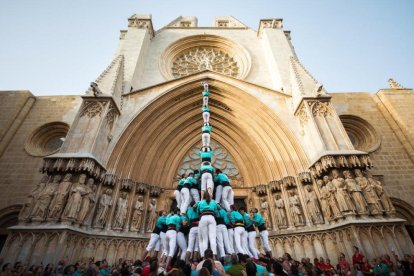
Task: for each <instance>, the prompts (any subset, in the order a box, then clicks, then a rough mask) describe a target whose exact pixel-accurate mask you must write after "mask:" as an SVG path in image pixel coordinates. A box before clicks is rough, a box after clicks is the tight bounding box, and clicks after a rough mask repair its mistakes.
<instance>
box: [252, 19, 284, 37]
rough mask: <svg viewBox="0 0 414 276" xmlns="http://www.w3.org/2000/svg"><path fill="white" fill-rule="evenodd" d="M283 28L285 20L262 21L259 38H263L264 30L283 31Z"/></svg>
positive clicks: (258, 32)
mask: <svg viewBox="0 0 414 276" xmlns="http://www.w3.org/2000/svg"><path fill="white" fill-rule="evenodd" d="M282 28H283V19H280V18H274V19H261V20H260V22H259V29H258V31H257V36H258V37H261V36H262V33H263V29H282Z"/></svg>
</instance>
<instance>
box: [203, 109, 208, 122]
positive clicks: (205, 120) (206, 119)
mask: <svg viewBox="0 0 414 276" xmlns="http://www.w3.org/2000/svg"><path fill="white" fill-rule="evenodd" d="M203 120H204V123H205V124H208V123H209V121H210V112H203Z"/></svg>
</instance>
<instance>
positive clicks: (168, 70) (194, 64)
mask: <svg viewBox="0 0 414 276" xmlns="http://www.w3.org/2000/svg"><path fill="white" fill-rule="evenodd" d="M159 67H160V71H161V73H162V74H163V76H164V77H165V78H166V79H168V80H170V79H174V78H179V77H183V76H187V75H190V74H194V73H197V72H200V71H203V70H211V71H216V72H219V73H221V74H225V75H229V76H232V77H237V78H240V79H244V78H245V77H246V76H247V74H248V73H249V71H250V67H251V58H250V54H249V53H248V52H247V50H246V49H244V48H243V47H242V46H240V45H239V44H237V43H234V42H232V41H230V40H228V39H226V38H223V37H220V36H215V35H195V36H190V37H186V38H183V39H180V40H178V41H176V42H175V43H173V44H171V45H170V46H169V47H168V48H167V49H166V50H165V51H164V53H163V54H162V55H161V57H160V60H159Z"/></svg>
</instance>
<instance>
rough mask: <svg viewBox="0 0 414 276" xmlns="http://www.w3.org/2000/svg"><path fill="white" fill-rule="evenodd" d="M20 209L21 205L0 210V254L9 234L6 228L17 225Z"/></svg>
mask: <svg viewBox="0 0 414 276" xmlns="http://www.w3.org/2000/svg"><path fill="white" fill-rule="evenodd" d="M20 209H21V205H12V206H9V207H6V208H4V209H2V210H0V252H1V251H2V249H3V246H4V244H5V243H6V240H7V236H8V234H9V233H8V230H7V228H9V227H11V226H14V225H17V222H18V221H17V218H18V216H19V212H20Z"/></svg>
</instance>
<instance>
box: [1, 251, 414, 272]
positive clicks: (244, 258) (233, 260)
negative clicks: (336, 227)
mask: <svg viewBox="0 0 414 276" xmlns="http://www.w3.org/2000/svg"><path fill="white" fill-rule="evenodd" d="M203 255H204V257H203V258H200V259H197V260H193V261H191V262H186V261H183V260H181V259H180V258H174V259H173V261H172V264H173V265H171V267H168V268H164V267H163V265H162V263H161V260H160V259H159V258H157V257H147V258H145V259H144V260H142V261H141V260H136V261H132V260H124V259H119V260H118V262H117V263H116V264H112V265H110V264H108V262H107V261H106V260H101V261H95V260H94V259H93V258H90V259H89V260H88V261H80V262H77V263H75V264H67V263H66V262H65V261H63V260H61V261H59V263H58V264H57V265H56V266H54V265H53V264H48V265H46V266H43V265H42V264H40V265H31V266H28V265H26V264H24V263H22V262H16V263H15V264H14V265H12V264H10V263H3V260H2V259H0V266H1V268H2V271H1V274H0V276H35V275H36V276H111V275H112V276H164V275H171V276H210V275H213V276H226V275H228V276H290V275H294V276H305V275H309V276H311V275H312V276H322V275H324V276H334V275H344V276H346V275H357V276H363V275H372V276H377V275H378V276H397V275H398V276H409V275H414V256H412V255H405V256H404V258H402V259H400V258H399V257H398V256H397V255H395V254H394V253H392V254H391V256H390V255H388V254H384V255H382V256H379V257H377V258H374V259H371V260H368V259H367V258H365V256H364V255H363V254H362V253H361V252H359V250H358V248H357V247H354V255H353V256H352V260H350V261H348V260H347V259H346V258H345V255H344V254H343V253H340V254H339V257H338V260H337V262H336V263H335V264H333V263H331V260H330V259H324V258H322V257H320V258H319V259H318V258H315V259H314V260H313V262H312V260H310V259H309V258H302V259H301V260H295V259H293V258H292V257H291V256H290V255H289V254H288V253H285V254H284V255H283V256H282V257H279V258H270V257H267V256H260V257H259V258H258V259H255V258H251V257H249V256H248V255H246V254H241V253H238V254H236V253H233V254H230V255H225V256H224V257H223V258H221V259H220V260H217V259H216V258H215V257H214V254H213V251H212V250H211V249H206V250H205V252H204V254H203Z"/></svg>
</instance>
